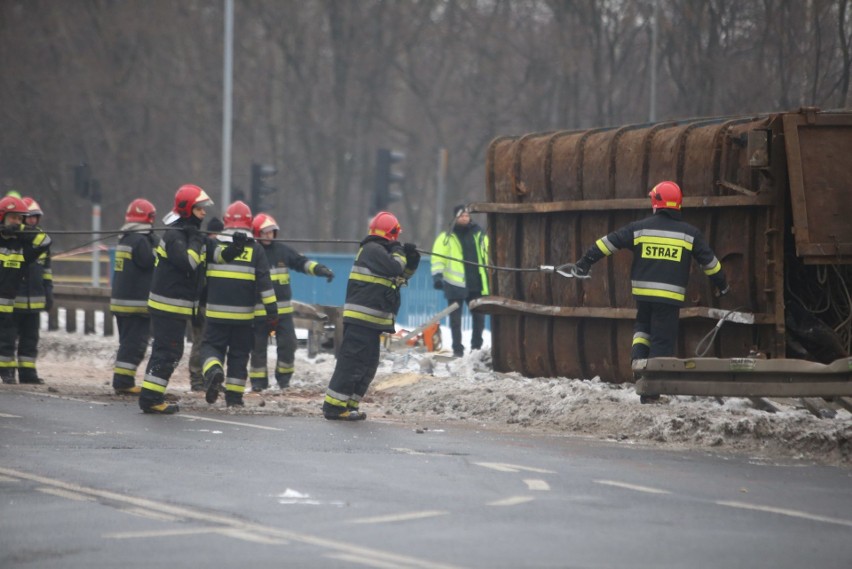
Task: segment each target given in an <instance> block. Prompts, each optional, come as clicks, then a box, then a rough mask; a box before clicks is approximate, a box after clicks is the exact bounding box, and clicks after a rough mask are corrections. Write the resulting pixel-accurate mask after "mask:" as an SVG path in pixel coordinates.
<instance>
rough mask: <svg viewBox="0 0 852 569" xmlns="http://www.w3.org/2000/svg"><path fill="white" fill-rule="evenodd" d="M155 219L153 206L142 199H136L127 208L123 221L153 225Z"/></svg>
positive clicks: (155, 211)
mask: <svg viewBox="0 0 852 569" xmlns="http://www.w3.org/2000/svg"><path fill="white" fill-rule="evenodd" d="M155 217H157V208H155V207H154V204H152V203H151V202H149V201H148V200H146V199H143V198H136V199H135V200H133V201H132V202H130V205H128V206H127V211H126V212H125V214H124V221H126V222H127V223H151V224H153V223H154V218H155Z"/></svg>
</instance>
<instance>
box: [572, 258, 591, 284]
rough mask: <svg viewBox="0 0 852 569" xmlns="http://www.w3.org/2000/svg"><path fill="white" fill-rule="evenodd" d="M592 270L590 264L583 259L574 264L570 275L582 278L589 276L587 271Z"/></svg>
mask: <svg viewBox="0 0 852 569" xmlns="http://www.w3.org/2000/svg"><path fill="white" fill-rule="evenodd" d="M591 269H592V264H591V263H589V262H588V261H587V260H586V258H585V257H583V258H582V259H580V260H579V261H577V262H576V263H574V266H573V267H571V274H572V275H574V276H575V277H578V278H581V279H582V278H584V277H587V276H589V271H590V270H591Z"/></svg>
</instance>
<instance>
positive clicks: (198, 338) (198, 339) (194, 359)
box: [189, 306, 205, 390]
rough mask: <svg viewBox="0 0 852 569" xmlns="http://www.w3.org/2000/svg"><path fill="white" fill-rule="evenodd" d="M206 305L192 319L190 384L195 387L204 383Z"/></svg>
mask: <svg viewBox="0 0 852 569" xmlns="http://www.w3.org/2000/svg"><path fill="white" fill-rule="evenodd" d="M204 312H205V310H204V307H203V306H200V307H199V308H198V313H197V314H196V315H195V318H193V319H192V323H191V326H190V327H191V329H192V333H191V335H192V347H191V348H190V350H189V384H190V385H191V386H192V387H193V388H194V389H196V390H197V389H201V387H202V386H203V385H204V374H202V373H201V343H202V342H203V341H204V321H205V318H204Z"/></svg>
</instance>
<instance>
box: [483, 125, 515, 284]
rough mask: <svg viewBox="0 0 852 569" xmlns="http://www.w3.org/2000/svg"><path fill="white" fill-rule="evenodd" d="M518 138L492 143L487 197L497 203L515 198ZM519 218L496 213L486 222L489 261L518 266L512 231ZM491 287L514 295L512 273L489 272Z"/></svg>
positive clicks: (499, 264) (496, 263)
mask: <svg viewBox="0 0 852 569" xmlns="http://www.w3.org/2000/svg"><path fill="white" fill-rule="evenodd" d="M517 145H518V143H517V139H515V138H502V139H497V140H496V141H495V142H494V143H492V147H491V150H490V152H489V156H490V157H493V158H492V159H491V160H490V163H489V164H488V166H489V167H488V172H489V173H490V174H489V180H492V182H491V183H490V184H489V185H488V197H489V199H490V200H493V201H495V202H499V203H507V202H509V203H511V202H514V201H516V196H515V185H514V180H515V175H514V169H513V168H514V153H515V151H516V150H515V149H516V147H517ZM518 221H519V220H518V219H517V218H515V217H510V216H496V219H495V220H494V223H492V224H490V225H489V240H490V242H491V260H492V262H493V264H494V265H497V266H503V267H514V266H517V265H516V263H517V256H518V251H517V248H516V247H515V234H516V226H517V223H518ZM492 277H493V278H492V281H491V284H492V290H493V292H494V294H498V295H501V296H507V297H510V298H514V296H515V295H516V294H517V291H516V290H515V289H516V287H515V274H514V273H510V272H506V271H496V272H495V273H494V274H493V275H492Z"/></svg>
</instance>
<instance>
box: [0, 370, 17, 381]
mask: <svg viewBox="0 0 852 569" xmlns="http://www.w3.org/2000/svg"><path fill="white" fill-rule="evenodd" d="M0 379H2V380H3V383H11V384H15V383H18V382H17V381H16V380H15V368H11V367H9V368H0Z"/></svg>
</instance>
